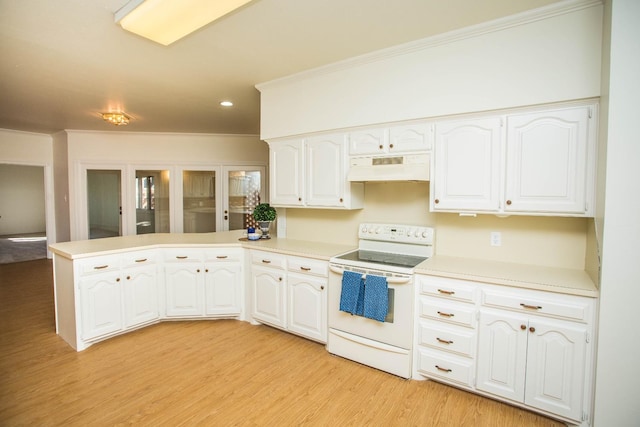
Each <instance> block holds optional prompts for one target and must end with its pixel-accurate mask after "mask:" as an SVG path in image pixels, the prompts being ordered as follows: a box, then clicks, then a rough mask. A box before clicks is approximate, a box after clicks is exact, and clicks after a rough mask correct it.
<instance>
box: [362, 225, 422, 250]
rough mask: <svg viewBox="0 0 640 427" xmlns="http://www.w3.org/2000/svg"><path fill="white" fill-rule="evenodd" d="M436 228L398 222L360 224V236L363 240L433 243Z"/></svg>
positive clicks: (415, 243)
mask: <svg viewBox="0 0 640 427" xmlns="http://www.w3.org/2000/svg"><path fill="white" fill-rule="evenodd" d="M433 235H434V230H433V228H431V227H420V226H416V225H398V224H372V223H363V224H360V228H359V230H358V237H359V238H360V239H363V240H379V241H383V242H400V243H411V244H414V245H433V237H434V236H433Z"/></svg>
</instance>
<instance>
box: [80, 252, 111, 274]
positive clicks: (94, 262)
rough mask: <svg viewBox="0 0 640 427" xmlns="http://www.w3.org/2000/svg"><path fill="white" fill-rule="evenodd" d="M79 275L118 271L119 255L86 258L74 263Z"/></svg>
mask: <svg viewBox="0 0 640 427" xmlns="http://www.w3.org/2000/svg"><path fill="white" fill-rule="evenodd" d="M75 263H76V265H77V266H78V272H79V273H80V274H81V275H83V276H84V275H89V274H95V273H104V272H107V271H115V270H119V269H120V255H109V256H100V257H92V258H86V259H82V260H78V261H76V262H75Z"/></svg>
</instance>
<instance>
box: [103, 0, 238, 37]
mask: <svg viewBox="0 0 640 427" xmlns="http://www.w3.org/2000/svg"><path fill="white" fill-rule="evenodd" d="M250 1H251V0H215V1H212V0H180V1H176V0H131V1H129V3H127V4H125V5H124V6H123V7H122V8H120V9H119V10H118V11H117V12H116V13H115V21H116V23H118V24H120V26H121V27H122V28H124V29H125V30H127V31H131V32H132V33H135V34H138V35H139V36H142V37H145V38H148V39H150V40H153V41H154V42H156V43H160V44H163V45H165V46H169V45H170V44H171V43H173V42H175V41H176V40H179V39H181V38H182V37H184V36H186V35H188V34H191V33H192V32H194V31H195V30H197V29H199V28H201V27H204V26H205V25H207V24H209V23H210V22H213V21H215V20H216V19H218V18H221V17H222V16H224V15H226V14H228V13H229V12H232V11H234V10H236V9H238V8H239V7H241V6H244V5H245V4H247V3H249V2H250Z"/></svg>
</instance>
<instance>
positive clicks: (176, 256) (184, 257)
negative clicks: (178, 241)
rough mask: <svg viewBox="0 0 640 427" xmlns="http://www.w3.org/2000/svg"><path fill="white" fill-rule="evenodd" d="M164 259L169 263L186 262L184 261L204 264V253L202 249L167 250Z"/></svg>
mask: <svg viewBox="0 0 640 427" xmlns="http://www.w3.org/2000/svg"><path fill="white" fill-rule="evenodd" d="M164 259H165V261H167V262H184V261H192V262H194V261H197V262H202V259H203V252H202V251H201V250H200V249H189V248H184V249H181V248H170V249H165V251H164Z"/></svg>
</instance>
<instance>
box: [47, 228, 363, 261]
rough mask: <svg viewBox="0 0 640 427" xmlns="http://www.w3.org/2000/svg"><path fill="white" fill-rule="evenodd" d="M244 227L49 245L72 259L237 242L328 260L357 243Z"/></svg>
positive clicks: (353, 247) (227, 244) (51, 248)
mask: <svg viewBox="0 0 640 427" xmlns="http://www.w3.org/2000/svg"><path fill="white" fill-rule="evenodd" d="M244 233H245V232H244V230H236V231H222V232H216V233H154V234H141V235H135V236H121V237H107V238H104V239H94V240H76V241H72V242H63V243H53V244H51V245H49V249H50V250H51V252H53V253H54V254H56V255H59V256H62V257H64V258H69V259H80V258H87V257H92V256H96V255H109V254H116V253H119V252H125V251H131V250H141V249H151V248H157V247H215V246H238V247H243V248H248V249H260V250H265V251H270V252H278V253H282V254H286V255H297V256H306V257H309V258H316V259H321V260H328V259H329V258H330V257H332V256H334V255H339V254H342V253H345V252H348V251H351V250H354V249H356V248H357V246H355V245H353V246H349V245H339V244H331V243H318V242H308V241H304V240H293V239H278V238H277V237H274V238H271V239H268V240H257V241H247V240H244V241H241V240H240V239H241V238H242V237H243V235H244Z"/></svg>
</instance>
